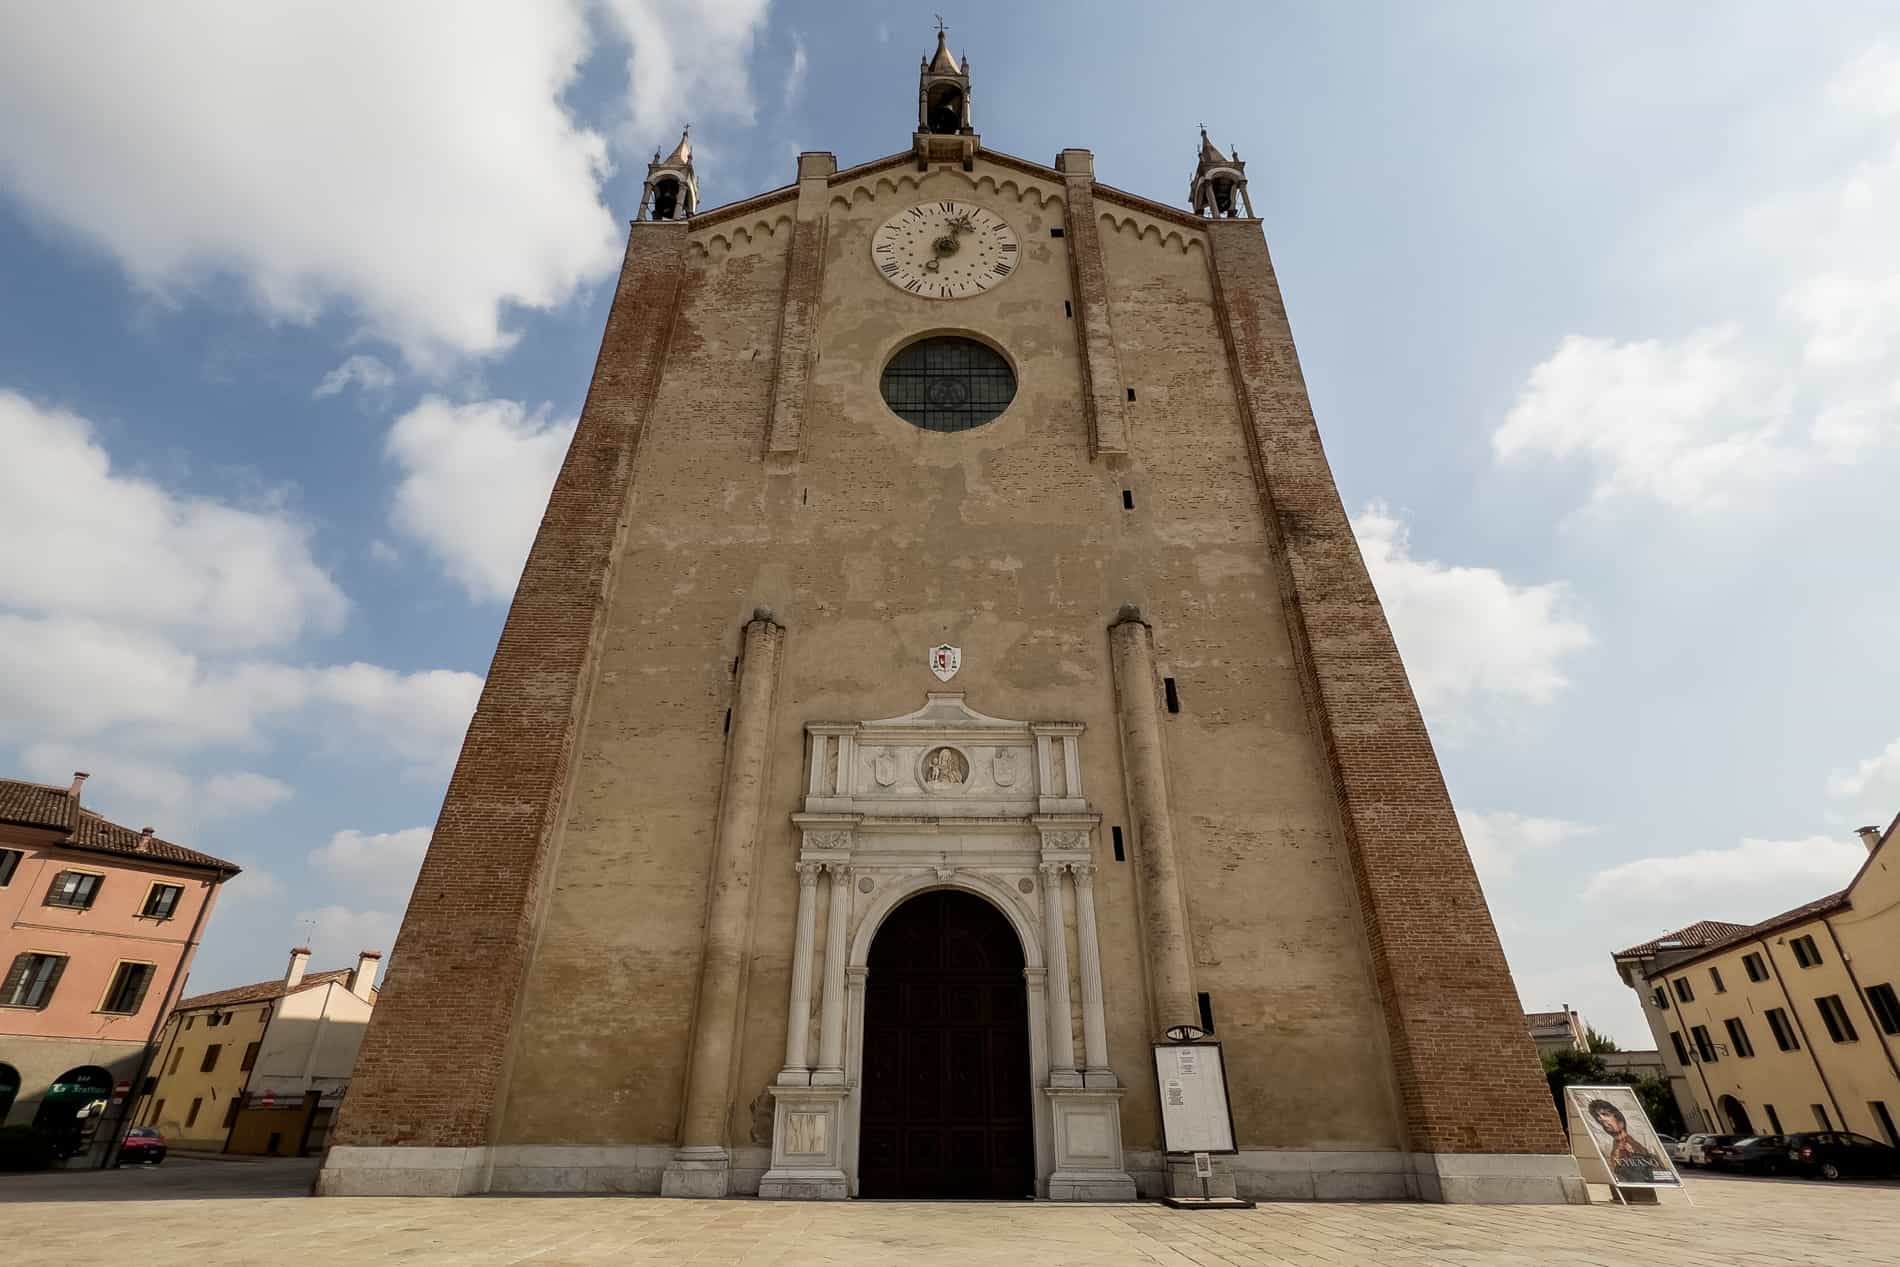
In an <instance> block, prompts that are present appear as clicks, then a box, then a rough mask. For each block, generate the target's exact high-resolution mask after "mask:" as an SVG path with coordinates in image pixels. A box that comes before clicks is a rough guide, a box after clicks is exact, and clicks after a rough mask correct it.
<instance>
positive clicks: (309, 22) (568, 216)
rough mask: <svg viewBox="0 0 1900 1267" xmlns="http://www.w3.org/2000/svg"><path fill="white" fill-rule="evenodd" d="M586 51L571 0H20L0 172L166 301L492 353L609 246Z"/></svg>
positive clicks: (46, 214) (596, 263)
mask: <svg viewBox="0 0 1900 1267" xmlns="http://www.w3.org/2000/svg"><path fill="white" fill-rule="evenodd" d="M615 7H616V8H618V9H627V8H645V7H646V6H644V5H631V4H624V3H623V4H619V5H616V6H615ZM667 9H668V11H669V12H671V11H674V10H677V12H676V13H675V15H674V16H675V19H676V21H675V22H674V23H673V25H674V26H678V25H683V24H684V23H685V22H686V20H687V17H688V14H689V6H687V5H685V4H679V5H676V6H667ZM669 29H670V28H669ZM708 35H709V36H712V37H714V38H719V37H721V32H720V31H719V30H718V28H717V26H716V25H714V26H711V27H709V30H708ZM727 38H729V37H727ZM589 51H590V39H589V30H588V25H587V6H585V5H584V4H582V3H580V2H579V0H548V2H546V3H539V4H530V5H519V4H506V3H473V4H472V3H454V4H451V3H448V2H447V0H437V2H435V3H420V2H419V3H413V4H402V5H375V6H366V5H353V4H332V3H318V2H316V0H302V2H297V0H290V2H287V3H280V4H272V5H268V6H236V7H233V6H230V5H225V4H217V3H212V2H211V0H177V2H176V3H170V4H165V5H162V6H143V5H130V6H120V5H108V6H97V7H94V6H79V7H72V6H30V7H27V8H23V9H20V10H18V11H16V12H13V13H10V14H9V15H8V19H7V38H6V39H5V41H0V118H7V119H11V120H15V121H16V122H17V121H20V120H31V121H32V123H31V126H11V127H6V128H0V187H4V188H6V189H8V190H10V191H11V193H12V194H13V195H14V197H16V198H17V199H19V200H20V202H22V203H23V204H25V206H26V207H27V208H29V209H30V211H31V212H32V213H33V214H34V215H35V216H36V217H38V218H41V219H43V220H45V221H48V222H50V223H51V224H53V225H56V226H58V227H59V228H61V229H63V230H66V231H68V232H70V233H72V234H73V235H75V236H77V237H78V238H79V239H81V240H82V241H84V242H87V243H89V244H91V245H93V246H95V247H97V248H98V249H99V250H101V251H103V252H105V253H106V254H108V255H110V256H111V257H112V258H113V259H115V260H117V261H118V263H119V264H120V265H121V266H122V267H123V268H124V269H125V271H126V272H127V273H128V274H129V275H130V277H131V279H132V280H133V282H134V283H135V284H136V285H137V286H139V287H141V288H142V289H144V290H146V291H148V292H150V293H152V294H155V295H158V296H160V297H162V298H166V299H172V298H176V297H178V296H181V295H183V294H185V293H187V292H190V291H193V290H196V289H198V288H200V287H201V286H203V285H204V284H205V283H207V282H209V281H210V280H212V279H214V278H216V277H220V276H227V275H228V276H233V277H236V278H238V279H239V280H240V281H241V282H242V283H243V284H244V285H245V287H246V288H247V290H248V292H249V294H250V295H251V297H252V298H253V300H254V301H255V302H256V304H257V305H258V306H259V307H260V308H261V309H262V310H263V311H264V312H265V313H266V314H268V315H269V316H270V317H272V318H274V319H279V320H286V321H294V322H308V321H311V320H313V319H314V318H315V317H317V316H318V315H319V314H320V313H322V312H324V311H325V310H328V309H331V308H333V307H337V308H341V309H342V310H343V311H345V312H346V313H348V314H351V315H353V316H354V317H355V318H357V319H359V320H360V321H361V323H362V324H363V326H364V327H365V328H366V330H367V332H368V333H370V334H371V335H373V336H375V337H378V338H382V339H387V340H389V341H391V342H393V343H395V344H397V345H399V346H400V347H401V348H402V349H403V351H404V354H405V355H406V356H407V357H408V358H409V359H410V360H411V361H412V362H415V363H423V364H428V363H435V362H438V361H439V360H440V359H442V358H443V357H445V356H460V355H480V354H484V353H492V352H496V351H499V350H501V349H504V348H506V347H508V346H510V344H512V342H513V341H514V338H515V334H514V333H513V332H512V331H510V330H508V329H506V328H505V326H504V321H503V313H504V309H505V308H506V307H508V306H510V305H518V306H521V307H525V308H537V309H545V308H550V307H554V306H557V305H559V304H562V303H564V302H565V301H566V300H567V299H568V298H569V297H570V296H571V295H572V294H573V293H574V292H575V290H576V288H577V287H579V286H581V285H584V284H586V283H589V282H591V281H594V280H597V279H599V278H601V277H603V276H605V275H607V274H608V273H609V272H611V270H612V268H613V266H614V264H615V262H616V254H617V252H616V247H615V244H616V241H617V239H618V226H617V225H616V223H615V220H614V217H613V216H612V215H611V214H610V213H609V211H608V209H607V208H606V207H605V206H604V205H603V204H602V202H601V198H600V183H601V180H602V178H603V175H604V173H605V171H606V168H607V161H608V158H607V146H606V142H605V140H604V139H603V138H602V137H601V136H600V135H598V134H597V133H595V132H593V131H590V130H588V129H586V128H583V127H580V126H579V125H577V124H576V122H575V120H574V119H573V118H572V117H571V116H570V115H569V114H568V112H567V110H566V108H565V107H564V105H563V103H562V94H563V93H564V92H565V91H566V90H567V89H568V88H569V86H570V85H571V84H572V83H573V81H574V79H575V77H576V75H577V73H578V71H579V69H580V66H581V64H582V62H583V61H584V60H585V58H586V57H587V55H588V53H589ZM635 63H636V65H640V64H641V57H640V56H639V55H636V58H635ZM739 65H740V69H741V71H742V69H743V63H740V64H739ZM693 82H694V81H692V80H690V79H689V80H687V81H685V83H686V84H687V85H691V84H692V83H693ZM680 86H681V85H680V84H678V83H675V84H673V85H670V86H669V85H667V84H665V83H648V82H640V83H637V84H636V85H635V92H636V96H639V97H648V96H652V95H653V94H656V93H657V94H668V93H671V92H672V91H674V89H676V88H678V87H680ZM740 86H741V87H742V86H743V84H742V82H741V84H740ZM665 99H670V100H672V101H675V102H678V101H685V100H693V99H694V98H691V97H686V96H671V97H667V98H665Z"/></svg>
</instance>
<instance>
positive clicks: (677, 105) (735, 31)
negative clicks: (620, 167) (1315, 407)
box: [601, 0, 768, 138]
mask: <svg viewBox="0 0 1900 1267" xmlns="http://www.w3.org/2000/svg"><path fill="white" fill-rule="evenodd" d="M767 4H768V0H601V7H602V9H603V10H604V11H605V13H606V14H607V15H608V18H609V20H610V21H611V22H612V24H613V25H614V26H615V27H616V28H617V29H618V30H619V31H620V33H621V34H622V35H623V36H624V37H625V38H626V39H627V41H628V42H629V44H630V45H631V49H630V51H629V57H628V63H627V77H628V98H627V127H628V131H629V133H630V135H633V136H638V137H641V138H648V137H652V136H656V135H659V134H661V133H665V132H668V131H670V130H672V129H675V128H677V127H679V125H680V124H681V123H685V122H689V121H692V120H695V119H701V118H704V117H705V115H706V114H707V112H709V111H710V112H712V113H714V114H717V115H722V116H724V117H726V118H730V119H732V120H734V121H735V122H738V123H744V124H750V123H751V122H752V121H753V118H754V114H755V111H756V108H757V107H756V104H755V102H754V101H753V96H752V83H751V79H750V77H749V76H748V74H747V71H746V66H747V62H748V61H749V60H750V58H751V56H752V43H753V40H754V39H755V38H756V36H757V35H758V32H759V29H760V28H761V27H762V26H763V25H764V23H765V12H766V8H767Z"/></svg>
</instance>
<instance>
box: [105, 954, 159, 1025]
mask: <svg viewBox="0 0 1900 1267" xmlns="http://www.w3.org/2000/svg"><path fill="white" fill-rule="evenodd" d="M157 973H158V965H157V964H153V963H132V962H128V961H121V962H120V964H119V968H118V971H116V972H114V973H113V974H112V985H111V986H110V987H109V988H108V989H107V990H106V998H105V1002H103V1003H101V1004H100V1005H99V1010H100V1011H101V1012H120V1013H124V1014H126V1015H128V1016H129V1015H131V1014H133V1013H135V1012H137V1011H138V1010H139V1008H140V1007H142V1006H143V1005H144V1003H145V991H146V990H147V989H148V988H149V987H150V986H151V984H152V978H153V977H154V976H155V975H157Z"/></svg>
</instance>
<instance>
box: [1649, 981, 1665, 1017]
mask: <svg viewBox="0 0 1900 1267" xmlns="http://www.w3.org/2000/svg"><path fill="white" fill-rule="evenodd" d="M1649 999H1650V1002H1652V1003H1654V1004H1655V1005H1656V1010H1657V1011H1658V1012H1667V1011H1668V1010H1669V996H1668V995H1667V994H1666V993H1664V992H1663V988H1662V987H1661V986H1657V987H1656V988H1655V989H1654V990H1651V991H1650V992H1649Z"/></svg>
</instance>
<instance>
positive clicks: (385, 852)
mask: <svg viewBox="0 0 1900 1267" xmlns="http://www.w3.org/2000/svg"><path fill="white" fill-rule="evenodd" d="M429 836H430V829H429V828H427V827H408V828H404V829H403V830H402V831H392V832H376V833H369V834H366V833H364V832H360V831H356V830H353V829H352V830H347V831H340V832H338V833H336V834H335V835H334V836H332V837H330V840H329V843H328V844H325V845H323V846H321V847H320V848H317V849H314V850H312V851H311V853H310V860H311V861H312V862H314V863H316V864H317V865H318V866H320V867H322V868H323V869H324V870H326V871H328V872H329V873H330V874H331V875H332V876H333V877H335V878H336V879H337V880H338V881H339V882H341V883H342V884H343V885H345V886H346V887H348V888H349V889H351V890H352V891H353V892H355V893H356V894H358V895H361V896H371V897H376V898H393V899H395V900H396V901H398V902H403V903H406V902H408V900H409V891H410V890H411V889H413V888H414V887H415V885H416V872H417V871H418V870H419V869H420V868H421V866H422V855H423V854H424V853H426V852H428V849H429Z"/></svg>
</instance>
